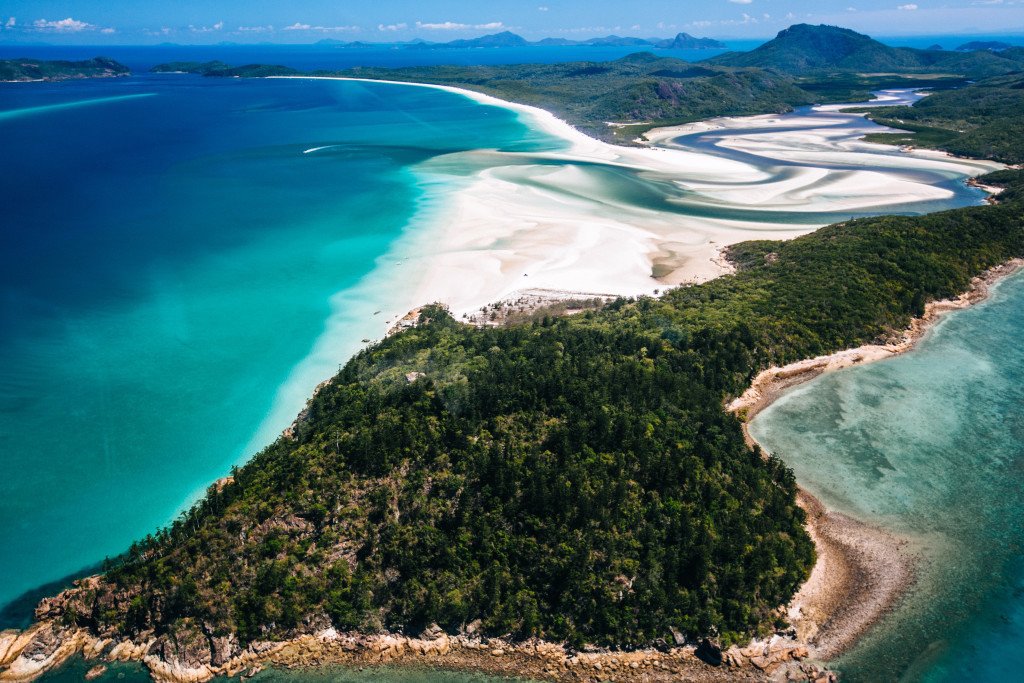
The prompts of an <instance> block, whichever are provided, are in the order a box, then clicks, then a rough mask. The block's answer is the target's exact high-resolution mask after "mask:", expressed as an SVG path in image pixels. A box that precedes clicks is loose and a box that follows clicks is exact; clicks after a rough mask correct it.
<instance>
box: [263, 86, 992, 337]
mask: <svg viewBox="0 0 1024 683" xmlns="http://www.w3.org/2000/svg"><path fill="white" fill-rule="evenodd" d="M269 78H273V79H277V80H321V81H346V82H352V83H365V84H385V85H398V86H409V87H417V88H430V89H434V90H440V91H443V92H448V93H452V94H457V95H460V96H462V97H465V98H468V99H470V100H471V101H474V102H476V103H478V104H482V105H488V106H496V107H501V108H502V109H505V110H508V111H512V112H514V113H516V114H517V115H518V116H519V117H520V119H521V120H522V122H523V124H524V125H526V126H527V127H529V128H533V129H534V130H537V131H539V132H541V133H544V134H546V135H549V136H551V137H553V138H555V139H558V140H561V141H563V142H564V143H565V144H566V145H567V148H566V149H563V150H556V151H539V152H527V153H523V152H500V151H497V150H475V151H470V152H458V153H453V154H448V155H442V156H440V157H437V158H435V159H431V160H429V161H427V162H425V163H423V164H420V165H419V166H417V167H414V168H413V171H414V173H415V174H416V175H417V176H419V177H420V179H421V182H422V183H423V184H424V186H426V187H429V186H433V185H444V184H447V183H448V181H449V180H451V179H452V178H453V177H454V176H453V175H452V171H451V169H452V168H453V167H457V168H466V167H468V168H471V169H472V168H478V169H479V170H476V171H474V172H473V173H472V174H470V175H469V176H468V177H467V178H466V181H465V182H464V184H462V185H460V186H459V187H457V188H456V189H455V190H454V192H451V193H450V194H449V195H447V196H445V197H441V198H440V199H442V200H443V201H441V202H439V203H437V204H436V205H435V207H434V209H435V213H434V216H433V218H434V219H436V221H435V222H436V223H437V224H438V225H439V226H440V227H439V229H438V230H436V231H433V230H432V231H431V232H433V233H435V237H436V239H433V240H432V241H431V242H430V244H429V248H428V249H425V250H420V251H419V252H417V254H416V257H417V258H415V259H413V260H414V261H416V260H418V261H419V263H413V264H410V265H416V266H419V267H420V268H421V269H422V278H421V282H420V283H419V285H418V286H417V287H415V288H414V289H415V292H414V294H415V296H414V297H412V298H413V299H415V301H412V302H410V303H409V306H408V307H407V308H406V310H408V308H411V307H413V306H415V305H419V304H422V303H424V302H435V301H436V302H441V303H444V304H446V305H448V306H449V308H450V310H451V311H452V313H453V315H454V316H455V317H456V318H460V317H461V316H462V315H463V314H472V313H474V312H476V311H478V310H479V309H480V308H481V307H482V306H486V305H489V304H491V303H494V302H498V301H502V300H508V299H515V298H518V297H520V296H522V295H523V294H524V293H525V292H526V291H527V290H538V289H539V290H553V291H572V292H580V293H583V294H590V293H593V294H610V295H613V296H641V295H651V294H653V292H654V290H656V289H658V290H664V289H665V288H667V287H672V286H678V285H686V284H696V283H701V282H706V281H708V280H711V279H713V278H715V277H718V276H720V275H723V274H727V273H728V272H730V270H729V269H728V268H724V267H723V264H722V262H721V260H720V259H719V258H718V257H717V256H718V252H719V251H720V250H721V249H722V248H723V247H727V246H729V245H731V244H736V243H739V242H743V241H747V240H751V239H789V238H792V237H796V236H799V235H802V234H806V233H809V232H812V231H814V230H816V229H818V228H819V227H821V226H823V225H825V224H827V223H830V222H834V221H832V220H827V221H826V220H822V221H821V222H810V223H802V222H786V221H790V220H791V218H792V217H793V216H799V215H800V214H802V213H809V212H816V211H820V210H823V209H826V210H828V211H830V212H833V213H836V212H847V211H849V212H851V213H858V212H864V211H868V212H879V211H885V210H887V208H888V207H891V206H896V205H901V204H904V205H905V204H913V203H916V202H936V201H945V200H948V199H950V198H951V197H952V196H953V194H952V193H951V192H950V191H949V190H947V189H942V188H938V187H936V186H934V185H933V184H932V183H930V182H925V181H922V180H921V179H920V178H919V177H918V176H917V175H915V174H918V173H919V172H922V171H925V172H927V171H931V172H942V173H955V174H957V175H962V176H963V177H964V181H966V180H967V179H968V178H971V177H974V176H976V175H978V174H981V173H985V172H988V171H991V170H996V169H998V168H1002V165H1001V164H998V163H995V162H988V161H985V160H962V159H954V158H952V157H948V156H946V155H943V156H941V157H940V156H936V155H933V154H924V153H922V154H908V155H898V156H893V155H886V154H878V153H877V150H881V149H885V146H883V145H868V144H867V143H861V142H860V141H859V140H858V139H857V138H858V137H859V135H860V134H861V133H860V132H851V131H850V130H848V129H843V127H839V128H836V127H835V126H834V125H832V124H834V123H835V118H834V117H835V116H840V114H837V113H835V112H815V114H814V115H813V116H810V117H804V118H797V119H793V118H788V117H789V115H757V116H745V117H719V118H714V119H709V120H708V121H705V122H700V123H695V124H687V125H686V126H682V127H667V128H664V127H663V128H655V129H652V130H651V131H649V132H648V134H647V136H648V137H649V138H650V140H651V142H649V143H648V144H646V145H644V146H641V147H623V146H618V145H613V144H610V143H606V142H603V141H600V140H597V139H595V138H592V137H589V136H588V135H586V134H585V133H583V132H581V131H579V130H578V129H576V128H574V127H573V126H572V125H571V124H569V123H568V122H567V121H565V120H563V119H560V118H558V117H557V116H555V115H554V114H552V113H551V112H548V111H546V110H544V109H540V108H538V107H534V106H530V105H524V104H519V103H516V102H510V101H507V100H503V99H501V98H499V97H495V96H493V95H488V94H484V93H480V92H477V91H474V90H467V89H465V88H459V87H456V86H450V85H437V84H430V83H415V82H406V81H392V80H380V79H367V78H352V77H342V76H273V77H269ZM844 106H847V105H844ZM819 114H820V115H822V116H832V117H833V118H832V119H831V120H830V121H831V123H829V122H826V123H822V121H821V120H820V117H819V116H818V115H819ZM842 116H846V115H842ZM848 116H849V117H856V118H857V119H862V118H863V117H862V115H860V114H854V115H848ZM805 119H806V120H805ZM794 121H796V122H798V123H799V124H800V130H798V131H795V132H794V131H790V132H788V133H786V138H785V139H784V141H783V142H782V144H781V145H776V146H768V147H766V146H765V145H764V144H763V143H762V142H761V136H760V135H758V134H753V135H746V134H745V129H746V128H750V127H754V128H761V127H763V126H764V125H765V124H766V122H773V123H779V122H782V123H783V124H786V125H790V124H792V123H793V122H794ZM864 121H865V125H864V127H865V128H877V124H873V123H870V122H868V121H866V119H865V120H864ZM694 127H695V129H698V130H707V129H715V130H718V129H721V130H723V132H725V133H727V134H732V135H731V138H730V144H729V145H727V147H728V148H729V149H732V150H734V151H736V152H739V153H741V154H743V153H747V155H748V156H747V157H744V160H739V159H737V158H731V157H727V156H721V155H711V154H707V153H705V152H703V151H700V150H698V149H688V148H683V147H680V146H673V145H670V144H662V143H665V142H666V141H667V140H669V139H670V138H672V137H675V136H677V135H679V134H682V132H686V131H689V130H691V128H694ZM702 127H703V128H702ZM830 128H831V129H830ZM808 147H810V148H811V149H813V150H817V151H813V152H808V151H807V149H808ZM314 149H315V148H314ZM749 153H753V155H754V156H755V157H759V158H761V159H763V160H764V164H763V165H761V164H759V163H752V162H750V161H749V160H746V159H748V158H749ZM819 154H820V155H824V156H826V157H827V158H828V159H829V160H830V161H831V160H834V161H836V162H837V163H846V162H853V161H857V160H859V161H860V162H861V163H864V162H865V161H864V157H867V161H868V162H870V161H871V160H872V159H877V160H878V161H879V162H880V163H879V167H878V168H865V169H864V170H855V171H849V170H846V171H842V172H840V173H834V172H833V171H832V170H829V169H826V168H815V167H814V163H813V159H812V158H811V157H813V156H815V155H819ZM808 155H810V156H808ZM534 159H535V160H537V162H539V163H533V162H531V160H534ZM776 160H782V161H787V160H788V161H790V162H794V163H795V165H793V164H791V165H790V170H788V171H787V174H784V175H785V177H782V176H779V177H776V176H775V175H774V174H773V173H772V172H770V171H769V170H766V169H767V168H768V167H770V166H771V165H772V163H773V162H774V161H776ZM552 161H553V162H555V164H551V163H550V162H552ZM559 161H563V162H565V163H564V164H563V165H558V163H557V162H559ZM524 162H525V163H524ZM595 165H596V166H604V167H607V168H609V169H612V170H614V169H623V170H631V171H633V172H635V173H636V174H637V175H638V177H640V178H643V179H645V180H652V181H654V182H657V183H658V184H659V185H665V186H666V188H669V189H668V193H667V194H666V197H667V203H666V205H665V206H664V207H661V206H659V207H654V208H650V207H646V206H643V207H641V206H638V205H637V204H636V203H631V202H630V201H629V200H626V199H620V198H618V197H616V196H615V195H614V194H613V193H610V192H607V191H605V190H606V188H605V187H604V185H603V183H604V182H606V181H604V180H602V177H601V176H599V175H596V176H595V175H594V174H592V173H590V172H588V171H586V170H584V169H585V167H592V166H595ZM762 166H763V167H762ZM460 176H461V174H460ZM823 184H826V185H827V186H828V188H829V189H828V199H827V201H826V202H824V203H822V202H820V201H815V200H814V199H813V198H812V195H813V194H814V193H816V192H818V190H817V189H816V188H819V187H821V186H822V185H823ZM676 192H678V193H679V195H678V196H676V195H675V194H674V193H676ZM676 204H682V205H693V206H694V211H693V212H692V213H690V212H678V211H676V210H675V206H674V205H676ZM723 205H725V206H728V207H735V208H736V209H738V210H739V211H740V212H744V211H749V212H763V213H764V214H765V215H758V213H751V215H750V217H747V216H745V215H743V213H737V214H735V215H733V216H731V217H729V218H723V217H718V216H714V215H712V213H713V212H714V210H715V209H716V207H721V206H723ZM709 212H710V213H709ZM836 220H839V219H838V218H836ZM467 285H468V286H467ZM399 315H400V314H399Z"/></svg>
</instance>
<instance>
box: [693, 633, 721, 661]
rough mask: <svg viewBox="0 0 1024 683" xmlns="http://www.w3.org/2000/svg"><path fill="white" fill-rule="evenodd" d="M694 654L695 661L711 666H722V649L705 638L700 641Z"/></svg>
mask: <svg viewBox="0 0 1024 683" xmlns="http://www.w3.org/2000/svg"><path fill="white" fill-rule="evenodd" d="M694 654H695V655H696V656H697V659H699V660H701V661H702V662H704V663H706V664H710V665H711V666H721V665H722V648H720V647H719V646H718V645H717V644H715V643H713V642H712V641H711V640H709V639H707V638H704V639H703V640H701V641H700V645H698V646H697V651H696V652H694Z"/></svg>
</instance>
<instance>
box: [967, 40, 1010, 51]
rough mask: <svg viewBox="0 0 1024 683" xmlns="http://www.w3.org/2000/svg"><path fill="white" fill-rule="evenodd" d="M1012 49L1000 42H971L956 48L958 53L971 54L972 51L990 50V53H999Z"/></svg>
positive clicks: (1007, 44) (1008, 44)
mask: <svg viewBox="0 0 1024 683" xmlns="http://www.w3.org/2000/svg"><path fill="white" fill-rule="evenodd" d="M1011 47H1013V45H1011V44H1010V43H1004V42H1002V41H1000V40H972V41H971V42H969V43H964V44H963V45H961V46H959V47H957V51H958V52H971V51H973V50H990V51H992V52H1000V51H1002V50H1006V49H1009V48H1011Z"/></svg>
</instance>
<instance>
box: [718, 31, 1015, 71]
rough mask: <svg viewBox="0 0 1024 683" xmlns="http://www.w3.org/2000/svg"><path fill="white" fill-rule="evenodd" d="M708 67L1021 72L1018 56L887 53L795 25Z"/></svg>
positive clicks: (854, 36) (863, 39)
mask: <svg viewBox="0 0 1024 683" xmlns="http://www.w3.org/2000/svg"><path fill="white" fill-rule="evenodd" d="M706 63H711V64H720V65H723V66H745V67H759V68H762V69H775V70H778V71H782V72H785V73H789V74H793V75H800V76H807V75H810V74H813V73H815V72H835V71H840V72H854V73H871V72H897V73H911V72H933V73H947V74H958V75H962V76H967V77H970V78H983V77H986V76H995V75H999V74H1005V73H1010V72H1012V71H1019V70H1020V69H1022V68H1024V61H1021V58H1020V55H1019V54H1018V53H1017V52H1013V51H1007V52H992V51H990V50H977V51H972V52H948V51H943V50H917V49H914V48H907V47H889V46H888V45H885V44H883V43H880V42H878V41H877V40H874V39H872V38H870V37H869V36H866V35H864V34H862V33H857V32H856V31H851V30H850V29H846V28H840V27H838V26H824V25H822V26H812V25H810V24H796V25H794V26H790V27H789V28H787V29H785V30H783V31H781V32H779V34H778V35H777V36H776V37H775V38H774V39H772V40H770V41H768V42H767V43H765V44H764V45H761V46H760V47H758V48H755V49H754V50H751V51H750V52H729V53H726V54H724V55H719V56H716V57H712V58H711V59H709V60H707V62H706Z"/></svg>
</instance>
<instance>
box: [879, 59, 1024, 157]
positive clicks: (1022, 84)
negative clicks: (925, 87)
mask: <svg viewBox="0 0 1024 683" xmlns="http://www.w3.org/2000/svg"><path fill="white" fill-rule="evenodd" d="M864 112H865V113H866V114H867V115H868V117H869V118H871V119H872V120H874V121H877V122H878V123H881V124H883V125H886V126H891V127H893V128H898V129H902V130H906V131H909V134H906V133H875V134H873V135H869V136H868V139H869V140H872V141H874V142H886V143H891V144H909V145H917V146H921V147H932V148H935V149H942V150H945V151H947V152H951V153H953V154H958V155H961V156H970V157H976V158H977V157H980V158H986V159H996V160H997V161H1002V162H1005V163H1008V164H1021V163H1024V114H1022V112H1024V72H1019V73H1015V74H1008V75H1006V76H996V77H993V78H987V79H984V80H982V81H978V82H977V83H974V84H971V85H969V86H967V87H965V88H960V89H957V90H945V91H941V92H937V93H935V94H933V95H929V96H928V97H926V98H924V99H923V100H920V101H918V102H916V103H915V104H914V106H912V107H874V108H870V109H865V110H864Z"/></svg>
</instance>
